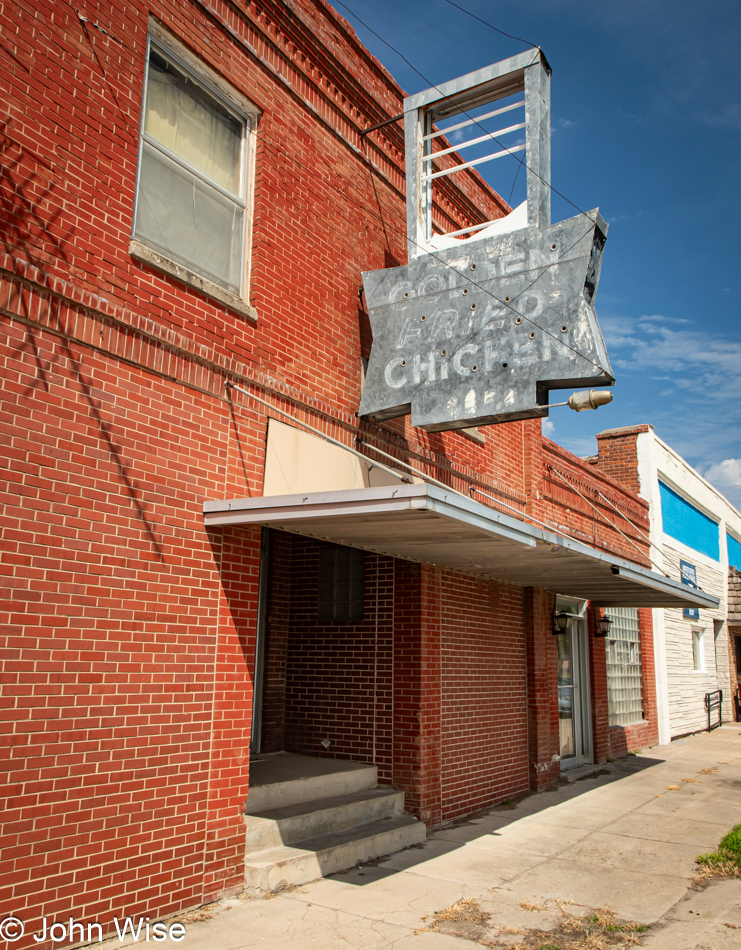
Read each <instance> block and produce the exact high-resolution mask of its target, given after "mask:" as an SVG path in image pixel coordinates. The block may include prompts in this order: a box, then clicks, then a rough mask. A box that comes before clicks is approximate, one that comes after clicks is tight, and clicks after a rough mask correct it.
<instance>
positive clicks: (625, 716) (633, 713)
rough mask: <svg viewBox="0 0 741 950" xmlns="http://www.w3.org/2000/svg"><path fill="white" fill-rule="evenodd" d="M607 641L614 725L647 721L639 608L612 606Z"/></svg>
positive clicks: (609, 709)
mask: <svg viewBox="0 0 741 950" xmlns="http://www.w3.org/2000/svg"><path fill="white" fill-rule="evenodd" d="M609 615H610V617H611V618H612V625H611V627H610V635H609V639H608V641H607V704H608V714H609V722H610V725H611V726H627V725H629V724H630V723H632V722H638V721H639V720H641V719H643V672H642V670H641V632H640V627H639V622H638V611H637V610H636V609H635V607H610V610H609Z"/></svg>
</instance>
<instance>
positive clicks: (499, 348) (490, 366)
mask: <svg viewBox="0 0 741 950" xmlns="http://www.w3.org/2000/svg"><path fill="white" fill-rule="evenodd" d="M522 92H524V99H522V101H519V102H516V103H514V104H512V105H509V104H508V105H506V106H504V107H503V108H499V109H495V110H494V111H490V112H488V113H487V114H488V115H491V116H497V115H498V114H499V113H504V112H508V110H512V109H515V108H516V107H518V108H519V107H522V108H524V109H525V122H524V123H520V124H515V125H512V126H510V127H508V128H506V129H503V130H500V132H498V133H497V134H498V135H501V134H503V133H505V132H509V131H511V130H512V129H518V128H521V127H525V129H526V143H527V145H526V148H527V162H528V164H527V165H526V168H527V189H528V200H527V209H526V211H527V214H526V219H524V220H522V221H521V222H520V226H519V227H517V225H515V224H514V222H512V224H511V228H510V229H509V230H505V228H506V227H507V224H506V223H504V222H502V220H501V219H499V220H498V221H496V222H494V225H495V226H494V227H493V228H492V227H491V224H492V222H485V225H489V230H488V231H487V230H486V228H485V227H484V225H482V226H481V227H482V228H483V231H482V232H480V236H476V237H473V238H468V239H467V240H456V239H455V235H456V234H460V233H461V232H460V231H457V232H453V233H452V234H450V235H448V242H447V243H448V245H449V246H447V247H445V248H444V249H442V250H437V249H435V247H434V246H433V245H432V244H430V241H431V237H430V235H431V227H432V214H433V207H434V201H433V197H432V185H433V184H434V182H435V181H436V180H437V179H438V177H439V176H443V175H445V176H447V175H450V174H455V173H457V174H460V173H461V172H462V171H463V173H466V172H465V169H470V167H471V166H472V165H476V164H479V163H481V162H484V161H492V160H494V159H496V158H497V157H498V156H500V155H501V154H504V152H502V151H501V150H500V151H495V152H494V153H492V154H487V155H485V156H483V157H481V158H478V159H474V160H472V161H468V162H465V161H463V162H460V163H458V164H457V165H456V164H454V165H452V166H451V165H450V164H449V163H450V162H451V161H453V160H454V157H451V154H450V153H452V152H453V149H452V148H443V147H442V146H446V145H447V143H446V142H445V141H444V140H443V141H442V142H440V141H439V137H440V135H441V133H440V132H438V131H436V129H437V126H435V125H434V122H433V120H434V121H438V120H440V118H445V119H448V118H450V117H451V116H456V115H465V116H466V117H468V118H467V121H464V122H460V123H457V124H456V126H455V128H456V130H459V129H460V128H461V127H462V126H469V125H471V124H476V125H478V119H477V118H476V117H474V118H471V113H470V110H471V109H480V108H481V107H482V106H483V107H485V108H487V107H488V106H487V103H494V102H496V100H497V99H504V100H506V101H507V102H509V99H508V97H513V96H515V97H516V96H518V95H519V94H520V93H522ZM549 115H550V69H549V67H548V64H547V63H546V62H545V59H544V58H543V56H542V54H541V53H540V51H539V50H530V51H528V52H527V53H523V54H519V55H518V56H517V57H513V58H512V59H510V60H506V61H505V62H503V63H497V64H494V65H493V66H489V67H487V68H486V69H484V70H478V71H477V72H475V73H471V74H470V75H469V76H464V77H462V78H461V79H457V80H452V81H451V82H449V83H445V84H444V85H443V86H442V87H439V88H436V89H434V90H428V91H427V92H423V93H419V94H417V95H416V96H413V97H411V98H410V99H408V100H407V102H406V108H405V127H406V152H407V225H408V237H409V261H410V263H409V264H408V265H406V266H404V267H395V268H390V269H387V270H379V271H371V272H368V273H365V274H363V282H364V287H365V294H366V300H367V303H368V309H369V316H370V321H371V327H372V330H373V346H372V349H371V355H370V361H369V364H368V370H367V374H366V381H365V387H364V390H363V396H362V400H361V404H360V414H361V415H363V416H365V417H368V418H371V419H374V420H383V419H391V418H393V417H395V416H400V415H404V414H406V413H409V412H411V415H412V424H413V425H415V426H419V427H421V428H424V429H427V430H430V431H437V430H444V429H456V428H466V427H470V426H474V425H489V424H492V423H497V422H508V421H511V420H514V419H527V418H534V417H539V416H547V415H548V408H547V404H548V401H549V399H548V393H549V390H552V389H565V388H572V387H579V386H584V387H585V386H607V385H612V383H613V382H614V379H613V376H612V371H611V369H610V364H609V360H608V358H607V352H606V350H605V345H604V341H603V339H602V334H601V332H600V329H599V324H598V322H597V317H596V314H595V312H594V306H593V301H594V295H595V292H596V289H597V282H598V280H599V272H600V265H601V261H602V251H603V248H604V244H605V236H606V234H607V225H606V224H605V222H604V221H603V220H602V218H601V217H600V215H599V213H598V212H597V211H591V212H589V213H587V214H581V215H578V216H576V217H574V218H570V219H568V220H567V221H562V222H560V223H559V224H553V225H551V224H550V223H549V222H550V190H549V187H548V186H547V182H548V181H549V180H550V125H549ZM483 117H485V116H483ZM482 139H486V136H478V137H474V138H473V139H471V140H470V143H468V144H471V145H475V144H476V143H480V142H481V140H482ZM495 141H497V140H496V139H495ZM434 142H437V144H435V145H434V146H433V143H434ZM465 144H466V143H464V145H465ZM461 147H463V146H461V145H460V144H458V145H457V146H456V148H461ZM517 148H519V146H518V147H517ZM434 149H437V151H434ZM515 150H516V149H515ZM504 151H505V152H508V153H509V152H510V151H512V150H508V149H505V150H504ZM440 155H442V156H444V164H445V167H444V168H443V169H442V170H440V169H438V167H437V165H435V164H434V163H433V159H436V157H437V156H440ZM458 157H460V156H458ZM436 169H437V170H436ZM477 227H478V226H477ZM463 230H464V231H470V230H472V229H470V228H468V229H463Z"/></svg>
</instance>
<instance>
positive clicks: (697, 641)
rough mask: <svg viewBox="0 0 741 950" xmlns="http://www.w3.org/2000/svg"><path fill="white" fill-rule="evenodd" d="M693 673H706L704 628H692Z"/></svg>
mask: <svg viewBox="0 0 741 950" xmlns="http://www.w3.org/2000/svg"><path fill="white" fill-rule="evenodd" d="M692 672H693V673H705V672H707V668H706V666H705V629H704V628H703V627H693V628H692Z"/></svg>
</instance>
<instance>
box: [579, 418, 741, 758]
mask: <svg viewBox="0 0 741 950" xmlns="http://www.w3.org/2000/svg"><path fill="white" fill-rule="evenodd" d="M623 432H624V433H625V444H626V446H629V445H631V444H635V453H636V460H637V465H638V479H639V484H640V494H641V495H642V497H643V498H645V499H646V500H647V501H648V502H649V505H650V514H649V517H650V541H651V557H652V560H653V561H654V564H655V568H656V569H658V570H660V571H662V572H663V573H665V574H667V575H668V576H669V577H672V578H674V579H675V580H680V579H681V571H680V561H685V562H689V564H691V565H692V566H693V567H694V568H695V570H696V574H697V585H698V587H700V588H702V590H704V591H706V592H707V593H710V594H714V595H715V596H716V597H718V598H719V599H720V604H719V606H718V608H717V609H716V610H706V609H701V610H700V611H699V618H692V617H690V618H688V617H685V616H684V613H683V611H682V610H681V609H679V608H677V609H655V610H654V611H653V628H654V655H655V663H656V692H657V705H658V719H659V741H660V742H661V743H662V744H666V743H668V742H670V741H671V739H672V738H676V737H678V736H682V735H686V734H687V733H691V732H696V731H699V730H701V729H706V728H707V724H708V717H707V709H706V706H705V696H706V694H707V693H710V692H712V691H714V690H717V689H722V690H723V718H724V719H730V718H731V717H732V711H731V710H732V701H733V700H732V689H733V687H735V682H734V683H733V684H732V682H731V672H732V664H731V662H730V653H729V650H730V645H729V633H728V616H727V614H728V609H727V604H728V551H727V546H726V534H727V532H729V533H730V534H731V535H732V536H734V537H735V539H736V540H739V539H741V514H740V513H739V512H738V511H737V510H736V508H734V507H733V505H731V503H730V502H729V501H728V500H727V499H726V498H725V497H724V496H723V495H722V494H721V493H720V492H719V491H718V490H717V489H715V488H713V486H712V485H710V484H709V483H708V482H707V481H706V480H705V479H704V478H703V477H702V476H701V475H700V474H699V473H698V472H696V471H695V469H693V468H692V467H691V466H690V465H689V464H688V463H687V462H686V461H685V460H684V459H683V458H681V456H679V455H678V454H677V453H676V452H674V451H673V449H671V448H670V447H669V446H668V445H667V444H666V443H665V442H662V440H661V439H659V438H658V436H657V435H656V433H655V432H654V430H653V427H651V426H640V427H638V428H637V429H636V428H628V429H625V430H612V431H611V432H610V433H603V434H601V435H600V436H599V437H598V438H602V437H603V436H608V435H609V436H610V438H611V439H614V438H615V437H617V438H620V437H621V436H622V433H623ZM660 483H663V485H664V486H665V487H666V488H668V489H669V490H670V491H671V492H673V493H675V495H676V496H679V498H680V499H681V501H680V502H678V504H679V506H681V504H682V503H683V502H684V503H688V504H689V505H690V506H692V509H694V510H695V511H696V512H700V513H701V515H704V516H705V518H706V519H710V521H711V522H713V523H715V525H717V532H718V545H717V548H718V550H717V556H715V552H713V551H711V552H710V553H708V551H707V548H708V544H707V538H706V539H705V541H706V543H705V544H702V543H700V539H699V536H698V540H697V541H695V536H694V535H693V530H692V524H691V519H692V517H694V516H693V515H692V513H691V512H690V513H689V519H690V523H688V524H687V525H686V526H682V525H681V524H679V525H678V524H677V521H678V519H677V517H676V515H675V516H674V517H673V518H672V519H670V523H669V524H667V523H665V521H666V520H667V519H665V517H664V511H663V509H662V489H661V488H660ZM663 494H664V502H665V503H666V497H667V493H666V490H664V493H663ZM699 520H702V519H699ZM704 527H705V531H706V533H709V534H710V535H711V536H712V526H711V525H709V524H708V523H707V522H705V523H704ZM675 535H682V537H681V538H680V537H675ZM695 543H696V544H697V547H694V546H693V545H694V544H695ZM702 547H705V548H706V550H705V551H703V550H698V548H702ZM710 547H712V545H710ZM734 679H735V677H734Z"/></svg>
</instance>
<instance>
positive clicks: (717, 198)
mask: <svg viewBox="0 0 741 950" xmlns="http://www.w3.org/2000/svg"><path fill="white" fill-rule="evenodd" d="M456 2H457V3H458V4H459V6H462V7H465V8H466V9H467V10H469V11H470V12H472V13H474V14H476V15H478V16H480V17H481V18H482V19H484V20H487V21H488V22H489V23H492V24H493V25H495V26H497V27H499V28H500V29H501V30H504V31H506V32H507V33H511V34H514V35H516V36H520V37H523V38H525V39H527V40H528V41H529V44H536V43H537V44H538V45H540V46H541V47H542V49H543V51H544V53H545V55H546V57H547V58H548V61H549V63H550V65H551V67H552V69H553V77H552V88H551V92H552V109H553V122H552V125H553V135H552V151H553V154H552V182H553V185H554V187H555V188H557V189H558V190H559V191H561V192H562V193H563V194H565V195H566V196H567V197H568V198H569V199H571V201H573V202H574V203H575V204H576V205H577V206H579V207H580V208H583V209H589V208H593V207H597V206H599V208H600V211H601V213H602V215H603V216H604V217H605V219H606V220H607V221H608V222H609V223H610V231H609V235H608V240H607V245H606V248H605V256H604V260H603V266H602V277H601V281H600V287H599V291H598V293H597V298H596V309H597V314H598V316H599V318H600V324H601V326H602V330H603V333H604V335H605V340H606V343H607V347H608V352H609V354H610V359H611V361H612V366H613V370H614V371H615V375H616V377H617V383H616V386H615V388H614V390H613V394H614V397H615V398H614V402H613V403H612V404H611V405H609V406H605V407H602V408H601V409H598V410H597V411H596V412H583V413H578V414H577V413H574V412H572V411H571V410H569V409H554V410H552V411H551V417H550V420H549V422H548V423H546V424H545V431H546V433H547V434H548V435H549V436H550V437H551V438H554V439H555V440H556V441H558V442H560V443H561V444H562V445H564V446H566V447H567V448H569V449H571V451H573V452H576V453H577V454H579V455H588V454H593V453H594V452H596V442H595V439H594V436H595V435H596V433H597V432H599V431H601V430H603V429H608V428H614V427H617V426H626V425H633V424H636V423H643V422H650V423H652V424H653V425H654V426H655V428H656V432H657V434H658V435H659V436H660V438H662V439H663V440H664V441H665V442H667V443H668V444H669V445H670V446H672V448H674V449H675V450H676V451H677V452H679V453H680V454H681V455H682V456H684V458H686V459H687V461H688V462H690V463H691V464H692V465H693V466H694V467H695V468H696V469H698V471H700V472H701V473H702V474H703V475H705V476H706V478H708V480H709V481H710V482H711V483H713V484H714V485H715V486H716V487H717V488H719V489H720V490H721V491H723V492H724V493H725V494H726V495H727V497H728V498H729V499H730V500H731V501H732V502H733V503H734V504H735V505H736V506H737V507H741V334H740V333H739V299H740V294H741V266H740V262H739V258H740V257H741V253H740V252H741V242H740V241H739V237H738V235H739V227H740V225H741V187H740V182H741V161H740V160H739V152H740V148H739V146H741V56H739V45H740V44H741V4H739V3H737V2H733V0H704V2H703V3H697V2H695V0H692V2H690V0H671V2H669V0H641V2H638V0H621V2H620V3H609V4H606V3H605V4H602V3H594V2H593V0H589V2H587V0H527V2H526V3H525V2H523V0H501V2H493V0H456ZM348 6H349V9H350V10H352V11H353V12H354V13H356V14H357V16H359V17H360V18H361V19H362V20H364V21H365V22H366V23H367V24H368V25H369V26H370V27H371V28H372V29H373V30H375V32H376V33H378V34H380V36H382V37H383V38H384V39H385V40H387V41H388V42H389V43H390V44H391V45H392V46H394V47H396V48H397V49H398V50H400V51H401V53H403V54H404V56H405V57H406V58H407V59H408V60H409V61H410V62H411V63H412V64H413V65H414V66H415V67H416V68H417V69H418V70H419V71H420V72H421V73H422V74H423V75H424V76H425V77H426V80H428V81H425V80H423V79H422V78H420V76H418V75H417V74H416V73H415V72H414V71H413V70H412V69H410V68H409V66H408V65H407V64H406V63H405V62H404V61H403V60H402V59H400V58H399V57H398V56H397V55H396V54H395V53H393V52H392V51H391V50H390V49H389V48H388V47H386V46H384V45H383V44H382V43H381V42H380V41H379V40H378V39H377V38H376V37H374V36H373V35H372V34H371V33H370V32H368V30H366V29H365V28H364V27H363V26H362V25H361V24H360V23H359V22H358V21H357V19H355V18H354V17H353V16H352V15H351V14H350V12H349V11H348V8H346V7H343V6H342V5H341V4H340V3H336V8H337V9H338V10H339V12H340V13H341V14H342V15H343V16H346V17H347V19H348V20H349V21H350V22H351V23H352V24H353V26H354V27H355V28H356V29H357V32H358V34H359V36H360V38H361V40H362V41H363V42H364V43H365V44H366V46H368V48H369V49H370V50H371V51H372V52H373V53H374V54H375V55H376V56H377V57H378V58H379V59H380V60H381V62H382V63H383V64H384V65H385V66H386V67H387V68H388V69H389V70H390V72H391V73H392V74H393V75H394V76H395V78H396V79H397V81H398V82H399V83H400V84H401V86H402V87H403V88H404V89H405V90H406V91H407V92H409V93H414V92H418V91H419V90H421V89H425V88H427V87H428V86H430V85H433V84H437V83H441V82H444V81H445V80H447V79H452V78H454V77H456V76H459V75H462V74H464V73H467V72H470V71H471V70H473V69H476V68H478V67H480V66H485V65H487V64H488V63H493V62H496V61H498V60H500V59H504V58H505V57H507V56H511V55H513V54H514V53H517V52H520V51H521V50H523V49H526V48H527V46H525V45H524V44H523V43H520V42H517V41H515V40H512V39H508V38H507V37H504V36H500V35H499V34H497V33H496V32H494V31H493V30H491V29H489V28H488V27H486V26H484V25H482V24H481V23H478V22H477V21H475V20H473V19H471V18H470V17H469V16H467V15H466V14H465V13H463V12H461V11H460V10H458V9H456V8H455V7H454V6H453V5H452V4H450V3H448V2H447V0H401V2H399V0H348ZM497 164H498V163H496V162H495V163H492V164H490V165H483V166H481V168H480V170H481V171H482V173H483V174H484V175H485V177H488V176H489V172H488V171H487V170H488V169H492V168H493V167H495V166H496V165H497ZM491 174H492V175H493V174H494V173H493V172H492V173H491ZM491 180H492V183H493V184H495V186H496V185H497V184H499V183H498V182H495V181H494V179H493V177H492V178H491ZM500 190H501V189H500ZM505 190H506V189H505ZM505 197H506V195H505ZM575 213H576V212H575V211H574V209H573V208H572V207H570V206H569V205H568V204H566V203H565V202H562V201H560V200H559V199H556V198H554V203H553V220H554V221H555V220H560V219H562V218H566V217H569V216H571V215H572V214H575ZM554 395H555V394H554Z"/></svg>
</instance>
